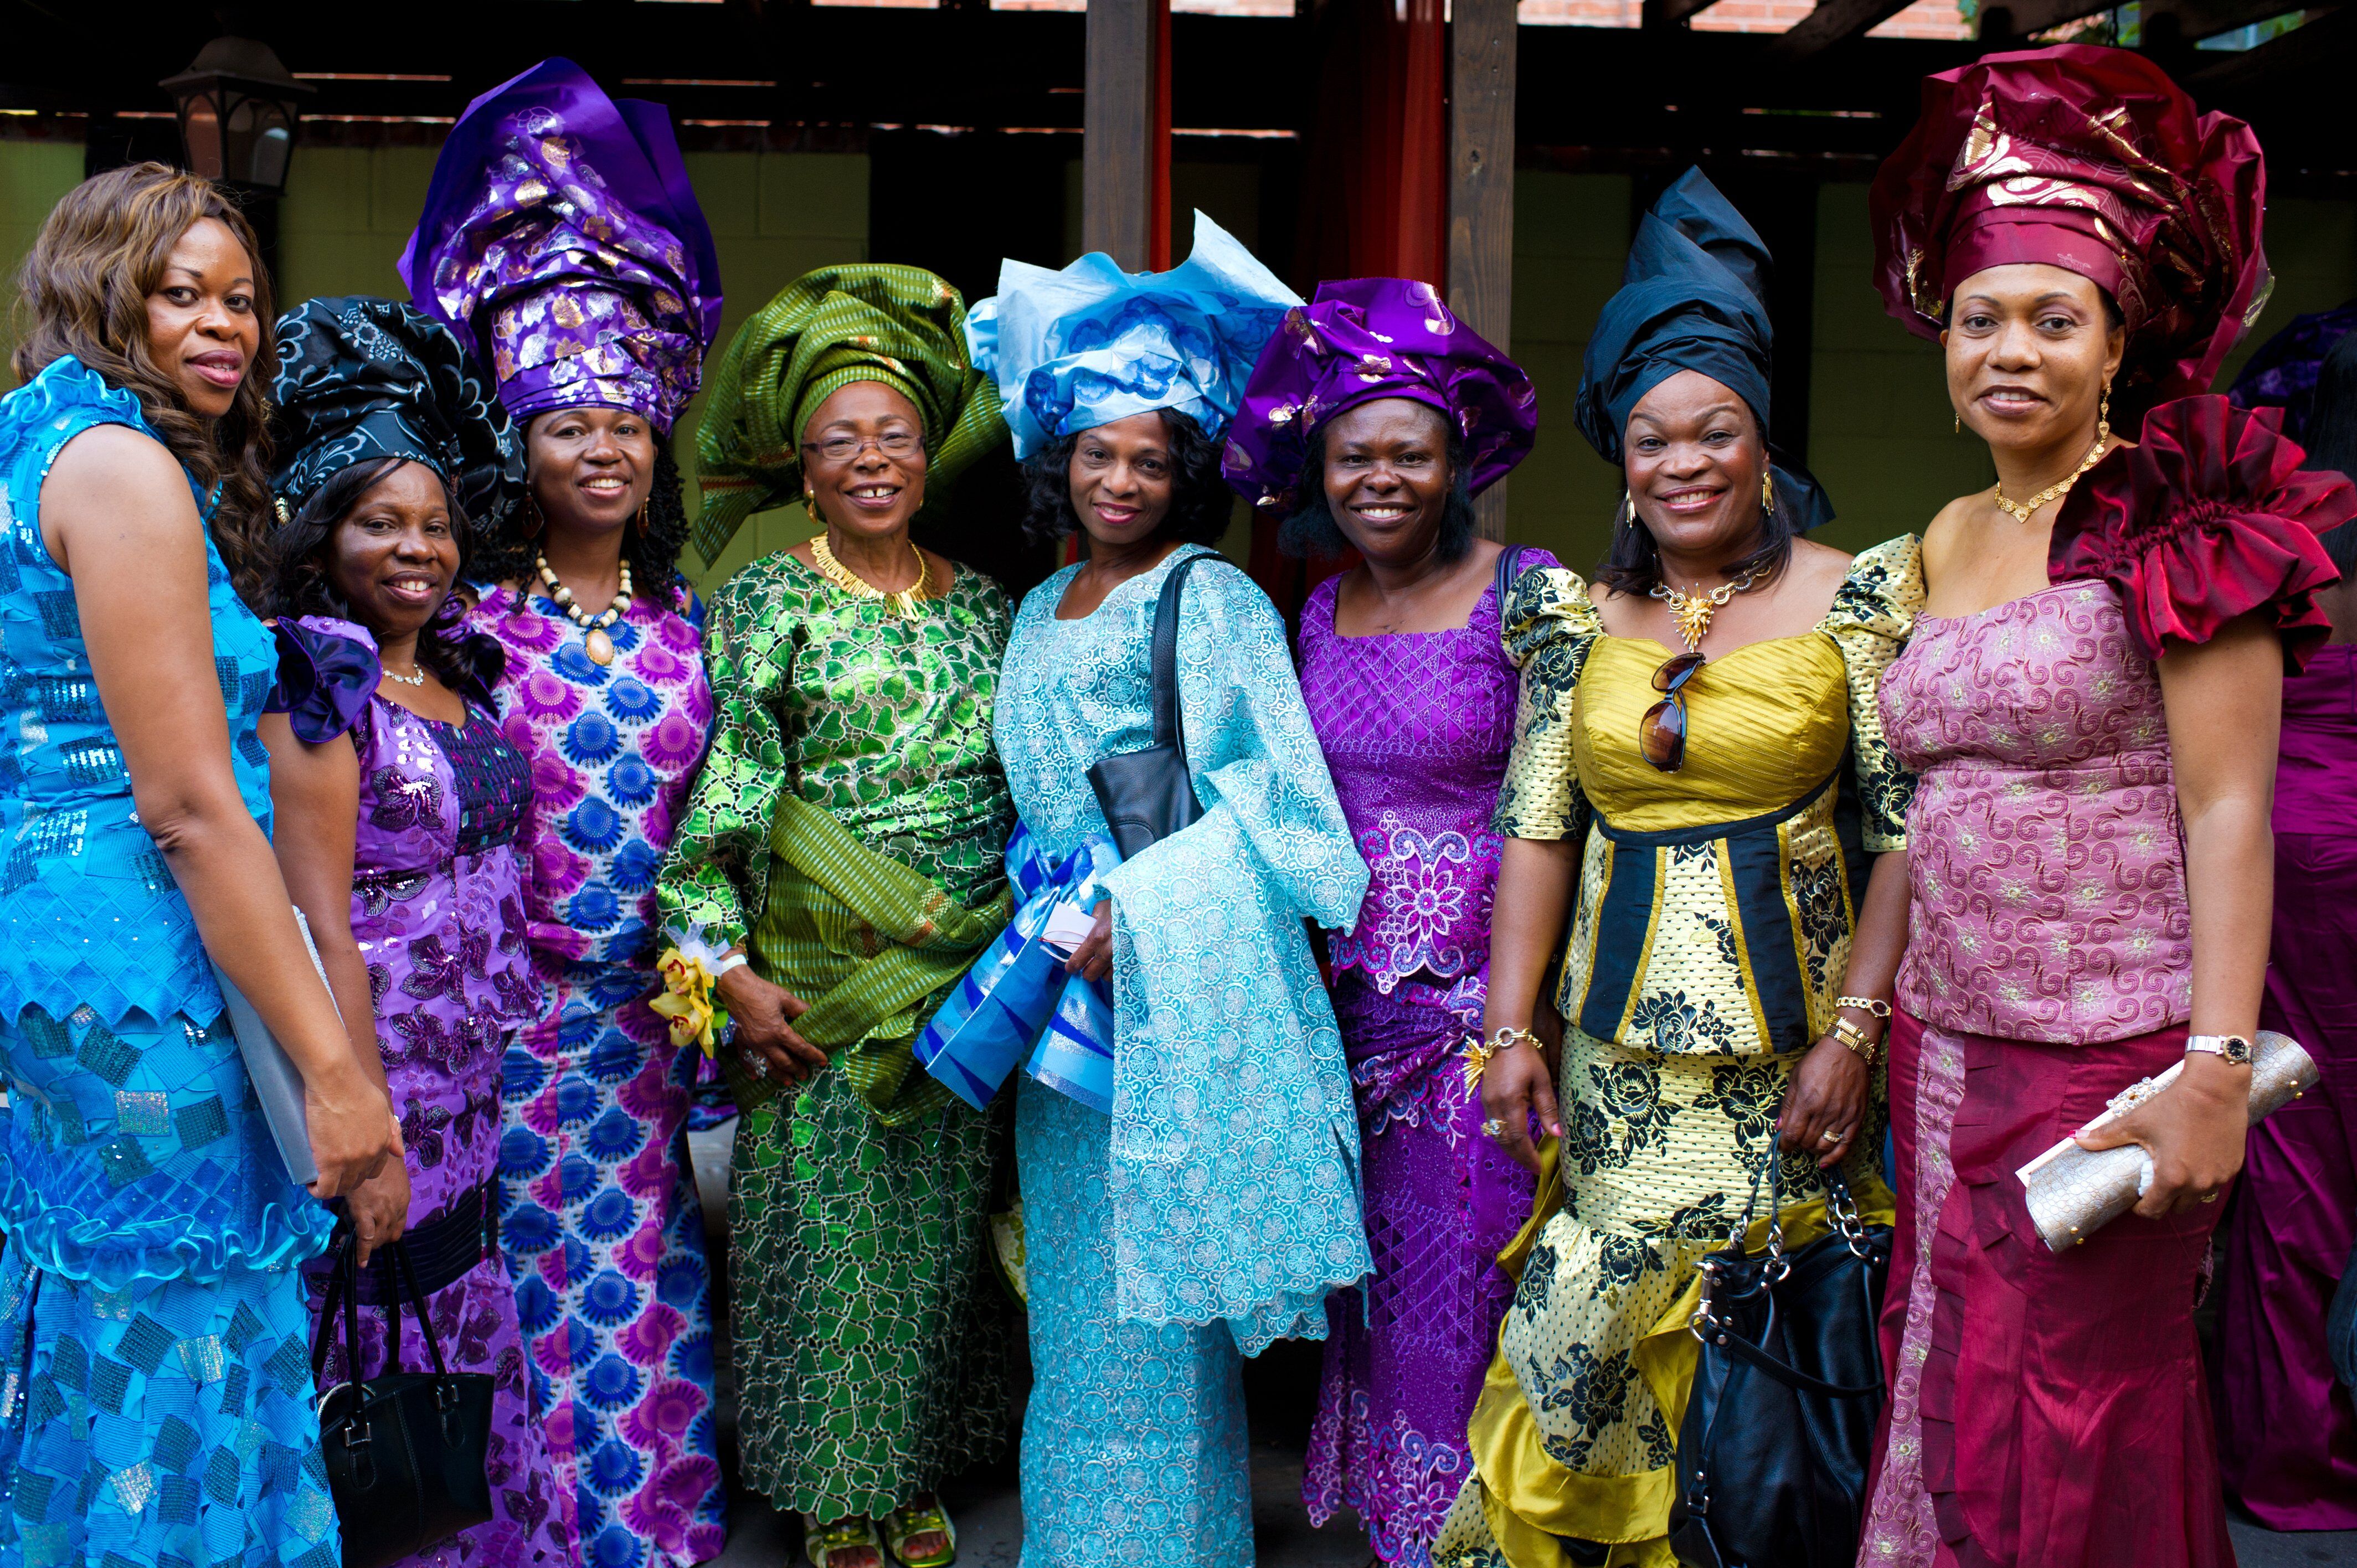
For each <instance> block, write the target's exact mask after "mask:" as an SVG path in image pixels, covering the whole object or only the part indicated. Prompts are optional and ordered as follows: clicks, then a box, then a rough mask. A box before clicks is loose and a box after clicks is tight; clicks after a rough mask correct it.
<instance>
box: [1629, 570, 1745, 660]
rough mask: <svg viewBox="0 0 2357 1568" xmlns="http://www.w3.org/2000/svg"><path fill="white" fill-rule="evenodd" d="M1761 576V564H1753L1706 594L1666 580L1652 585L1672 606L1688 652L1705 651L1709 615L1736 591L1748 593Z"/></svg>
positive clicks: (1737, 592) (1708, 633) (1656, 596)
mask: <svg viewBox="0 0 2357 1568" xmlns="http://www.w3.org/2000/svg"><path fill="white" fill-rule="evenodd" d="M1759 580H1760V568H1759V567H1757V566H1754V567H1753V568H1752V569H1751V570H1750V571H1749V572H1746V573H1745V574H1743V575H1741V576H1740V577H1738V578H1736V579H1735V580H1734V581H1733V582H1731V583H1721V584H1720V585H1718V586H1717V587H1716V588H1713V589H1712V590H1711V591H1710V592H1709V593H1707V594H1687V593H1682V592H1680V591H1679V590H1678V589H1676V588H1674V587H1672V586H1670V585H1669V584H1668V583H1667V582H1661V583H1656V584H1654V585H1653V597H1655V598H1657V599H1659V600H1661V601H1662V602H1663V604H1665V605H1667V606H1669V607H1670V618H1671V619H1673V620H1674V621H1676V622H1677V624H1678V639H1679V640H1680V641H1681V642H1684V644H1685V645H1686V651H1687V652H1688V653H1699V652H1701V651H1702V639H1704V638H1706V637H1708V636H1709V635H1710V618H1711V617H1713V616H1715V615H1717V613H1718V612H1719V611H1720V610H1721V609H1724V608H1725V607H1726V606H1727V600H1729V599H1731V598H1733V597H1735V596H1736V595H1738V594H1741V593H1747V592H1749V590H1750V587H1751V585H1752V584H1754V583H1756V582H1758V581H1759Z"/></svg>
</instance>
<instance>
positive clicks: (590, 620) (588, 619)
mask: <svg viewBox="0 0 2357 1568" xmlns="http://www.w3.org/2000/svg"><path fill="white" fill-rule="evenodd" d="M538 561H539V565H540V580H541V582H542V584H543V585H544V586H546V587H547V589H548V596H549V597H550V598H551V599H552V600H554V601H555V604H556V607H557V608H559V609H561V610H563V611H564V612H565V615H566V616H567V617H568V618H570V619H571V620H572V622H573V624H574V625H576V626H577V627H581V628H585V629H586V630H587V632H588V634H589V635H588V636H587V637H586V638H584V639H582V650H583V651H585V652H587V654H588V655H589V657H590V659H591V660H593V661H594V662H596V663H599V664H611V663H612V662H614V639H612V638H611V637H609V636H608V635H607V633H606V628H608V627H609V626H611V625H613V624H614V623H615V622H616V621H618V620H620V619H621V618H623V617H624V616H625V615H628V614H629V613H630V561H629V560H628V559H627V558H626V559H625V560H624V561H623V562H622V587H621V591H620V592H619V593H618V594H616V595H615V596H614V602H613V603H612V604H610V605H608V606H607V607H605V608H604V609H602V610H599V611H598V612H597V614H596V615H594V616H593V615H591V614H590V613H589V612H588V611H587V610H585V609H583V608H582V607H580V606H579V605H576V604H575V603H574V602H573V590H572V589H570V588H568V587H566V586H565V585H564V584H562V583H560V582H558V581H557V580H556V574H555V573H554V572H552V571H550V570H549V569H548V557H547V556H546V555H542V556H540V557H538Z"/></svg>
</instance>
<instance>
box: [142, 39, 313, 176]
mask: <svg viewBox="0 0 2357 1568" xmlns="http://www.w3.org/2000/svg"><path fill="white" fill-rule="evenodd" d="M157 85H158V86H160V87H162V88H163V89H164V91H167V92H169V93H170V94H171V95H172V106H173V107H174V108H175V109H176V110H178V112H179V116H180V145H181V147H182V148H183V149H184V150H185V151H186V152H187V154H188V168H189V171H190V172H191V173H194V174H199V175H202V176H204V177H206V178H207V179H214V180H220V181H221V182H222V183H223V184H226V185H231V186H235V187H240V188H245V189H248V190H252V191H255V192H257V193H261V194H265V195H270V196H276V195H278V194H280V193H281V192H283V191H284V190H285V188H286V159H287V155H288V154H289V153H290V152H292V151H293V150H294V146H295V116H296V110H297V108H298V107H299V106H300V104H301V102H302V101H303V100H304V99H305V98H307V97H309V96H310V95H311V93H312V92H313V91H316V90H315V89H314V88H312V87H311V85H310V84H309V83H308V82H302V81H296V80H295V79H294V78H293V77H292V76H290V75H288V74H287V71H286V68H285V66H284V65H281V64H280V63H279V61H278V56H277V54H276V53H275V52H274V51H273V50H272V48H271V47H270V46H269V45H268V44H265V43H264V42H263V41H262V40H261V39H259V38H215V39H214V40H213V41H212V42H210V43H209V44H207V45H206V46H205V47H204V48H201V49H199V50H198V51H197V58H196V59H194V60H191V61H190V62H189V64H188V70H184V71H182V72H181V73H180V74H179V75H178V76H170V77H166V78H165V79H164V80H163V81H161V82H159V83H157Z"/></svg>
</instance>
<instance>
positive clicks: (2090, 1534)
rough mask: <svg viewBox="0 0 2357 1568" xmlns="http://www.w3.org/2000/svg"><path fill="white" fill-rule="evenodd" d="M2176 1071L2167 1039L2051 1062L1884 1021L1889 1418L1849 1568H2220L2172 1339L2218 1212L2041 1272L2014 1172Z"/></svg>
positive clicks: (2206, 1463) (2208, 1457)
mask: <svg viewBox="0 0 2357 1568" xmlns="http://www.w3.org/2000/svg"><path fill="white" fill-rule="evenodd" d="M2184 1049H2185V1029H2184V1027H2183V1026H2177V1027H2173V1028H2169V1029H2162V1030H2158V1031H2156V1032H2154V1033H2152V1034H2149V1035H2141V1036H2137V1037H2136V1038H2134V1039H2129V1040H2114V1041H2109V1042H2106V1043H2104V1044H2100V1045H2086V1046H2050V1045H2038V1044H2033V1043H2029V1042H2025V1041H2018V1040H1999V1039H1994V1038H1991V1037H1989V1036H1983V1035H1966V1034H1956V1033H1951V1032H1949V1031H1946V1030H1943V1029H1939V1028H1935V1027H1932V1026H1928V1025H1925V1024H1923V1023H1922V1022H1921V1021H1920V1020H1918V1019H1915V1018H1912V1017H1910V1016H1909V1015H1906V1014H1905V1013H1901V1014H1900V1015H1899V1017H1898V1018H1897V1019H1896V1020H1895V1021H1894V1023H1893V1026H1892V1028H1891V1031H1890V1111H1891V1124H1892V1129H1893V1137H1894V1140H1895V1142H1896V1144H1897V1153H1898V1163H1899V1168H1898V1171H1897V1173H1896V1174H1897V1176H1898V1188H1899V1223H1898V1227H1897V1235H1896V1237H1895V1238H1894V1240H1895V1242H1896V1251H1895V1254H1894V1256H1893V1258H1892V1262H1891V1272H1890V1284H1889V1294H1888V1295H1887V1296H1886V1297H1885V1298H1884V1304H1883V1320H1882V1344H1883V1356H1884V1360H1885V1363H1886V1365H1888V1367H1889V1369H1890V1377H1891V1398H1890V1401H1889V1404H1888V1406H1887V1407H1886V1408H1885V1411H1884V1414H1883V1423H1884V1433H1883V1438H1882V1442H1881V1444H1879V1448H1878V1456H1877V1466H1876V1476H1875V1479H1874V1482H1873V1485H1872V1487H1871V1490H1870V1492H1869V1498H1868V1503H1867V1519H1866V1530H1865V1533H1864V1540H1863V1543H1862V1545H1861V1546H1860V1548H1859V1553H1858V1561H1859V1563H1861V1564H1862V1565H1872V1568H1932V1565H1938V1568H1948V1565H1951V1564H1953V1565H1956V1568H2213V1565H2231V1564H2232V1563H2233V1561H2234V1552H2233V1547H2232V1546H2231V1545H2230V1544H2229V1543H2228V1541H2227V1537H2226V1514H2225V1506H2224V1503H2223V1501H2222V1498H2221V1496H2220V1493H2219V1487H2218V1459H2217V1451H2216V1444H2215V1441H2214V1439H2213V1437H2212V1432H2211V1426H2210V1407H2209V1402H2208V1401H2207V1400H2206V1399H2205V1397H2204V1390H2203V1386H2202V1374H2201V1348H2200V1346H2199V1345H2198V1344H2197V1343H2196V1341H2195V1339H2194V1334H2193V1305H2194V1301H2195V1298H2196V1295H2197V1294H2198V1291H2199V1287H2200V1283H2201V1265H2202V1261H2203V1259H2204V1257H2205V1256H2206V1254H2207V1252H2208V1249H2209V1243H2210V1232H2211V1229H2212V1227H2213V1226H2214V1225H2215V1224H2216V1223H2217V1219H2218V1212H2219V1210H2220V1208H2222V1207H2223V1206H2222V1205H2220V1204H2205V1205H2201V1206H2199V1207H2197V1208H2193V1209H2192V1210H2190V1212H2188V1213H2184V1214H2179V1215H2175V1216H2172V1217H2170V1218H2169V1219H2139V1218H2137V1217H2136V1216H2135V1215H2133V1214H2131V1215H2127V1216H2126V1217H2124V1218H2122V1219H2116V1220H2115V1221H2113V1222H2112V1223H2111V1224H2110V1225H2108V1226H2106V1227H2104V1230H2101V1231H2100V1232H2098V1233H2097V1234H2096V1235H2095V1236H2093V1238H2091V1239H2090V1240H2088V1241H2087V1242H2086V1243H2085V1244H2083V1245H2082V1246H2078V1247H2074V1248H2072V1250H2071V1251H2068V1252H2063V1253H2055V1252H2052V1251H2048V1250H2047V1246H2046V1243H2045V1242H2044V1241H2042V1240H2040V1239H2039V1236H2038V1232H2037V1230H2036V1228H2035V1227H2033V1226H2032V1225H2031V1224H2030V1222H2029V1209H2028V1208H2027V1207H2026V1206H2025V1204H2024V1203H2023V1201H2022V1187H2021V1183H2020V1182H2019V1181H2018V1180H2017V1179H2016V1178H2015V1176H2014V1174H2013V1173H2014V1172H2015V1170H2016V1169H2018V1167H2020V1166H2021V1165H2025V1164H2027V1163H2029V1160H2030V1159H2031V1158H2033V1157H2034V1156H2036V1155H2039V1154H2041V1153H2043V1152H2044V1151H2045V1150H2046V1149H2048V1148H2050V1147H2051V1146H2052V1145H2053V1144H2056V1143H2058V1142H2060V1141H2061V1139H2062V1138H2063V1137H2065V1136H2067V1135H2068V1134H2070V1133H2072V1132H2075V1131H2076V1130H2077V1129H2078V1128H2080V1127H2082V1126H2083V1125H2085V1124H2086V1123H2087V1122H2090V1121H2092V1120H2093V1119H2094V1118H2095V1117H2096V1116H2097V1115H2099V1114H2100V1113H2101V1112H2103V1110H2104V1105H2105V1103H2106V1102H2107V1101H2110V1099H2111V1097H2112V1096H2113V1095H2115V1094H2116V1093H2118V1092H2119V1091H2120V1090H2123V1089H2125V1088H2126V1087H2127V1086H2128V1085H2129V1084H2131V1083H2133V1082H2135V1081H2136V1079H2139V1078H2145V1077H2148V1076H2150V1075H2152V1074H2154V1073H2158V1072H2160V1071H2162V1070H2164V1069H2167V1068H2168V1067H2169V1064H2171V1063H2172V1062H2175V1061H2176V1060H2178V1059H2179V1057H2180V1056H2181V1055H2182V1054H2183V1052H2184Z"/></svg>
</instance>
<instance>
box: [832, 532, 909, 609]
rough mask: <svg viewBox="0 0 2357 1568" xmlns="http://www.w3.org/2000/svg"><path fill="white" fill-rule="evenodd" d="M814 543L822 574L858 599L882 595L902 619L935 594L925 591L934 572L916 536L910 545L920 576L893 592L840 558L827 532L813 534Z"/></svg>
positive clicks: (885, 601) (875, 597) (879, 597)
mask: <svg viewBox="0 0 2357 1568" xmlns="http://www.w3.org/2000/svg"><path fill="white" fill-rule="evenodd" d="M810 547H811V562H812V564H813V565H815V566H816V567H817V568H818V569H819V573H820V575H823V577H825V578H826V580H827V581H828V582H830V583H833V584H834V585H835V586H836V587H838V588H841V589H842V590H843V591H844V592H845V593H846V594H849V595H850V596H852V597H853V598H856V599H881V600H882V601H884V603H885V604H886V606H887V607H889V608H890V609H891V611H892V613H893V614H895V615H897V616H899V618H901V619H902V620H907V619H909V618H910V617H912V616H914V615H915V614H916V613H917V604H918V601H920V600H921V599H928V598H931V594H929V593H927V592H926V591H925V579H926V577H927V576H928V575H930V571H931V569H930V568H929V567H927V566H926V564H925V553H924V552H923V551H922V550H919V549H918V548H917V542H916V541H915V540H913V539H912V540H910V541H909V551H910V552H911V553H914V554H915V556H916V557H917V580H916V582H915V583H913V584H911V585H909V586H908V587H905V588H899V589H895V590H894V591H892V592H890V593H887V592H885V591H884V590H883V589H882V588H879V587H877V585H875V584H873V583H871V582H869V581H868V580H867V579H866V578H865V577H863V576H861V575H859V574H858V573H856V572H854V571H853V570H852V569H851V568H850V567H848V566H846V565H845V564H843V563H842V562H840V561H838V560H836V559H835V558H834V551H832V550H829V549H828V548H827V547H826V535H825V534H823V533H813V534H812V535H811V542H810Z"/></svg>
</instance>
